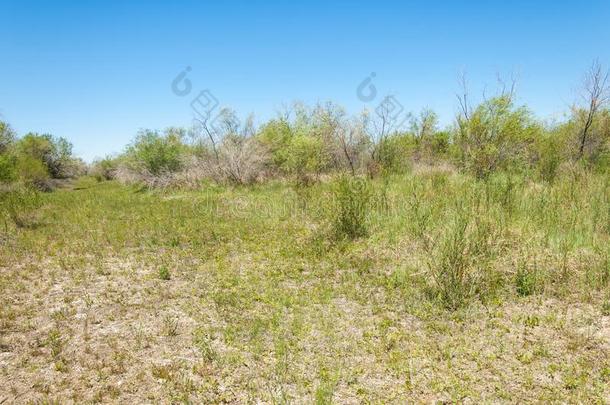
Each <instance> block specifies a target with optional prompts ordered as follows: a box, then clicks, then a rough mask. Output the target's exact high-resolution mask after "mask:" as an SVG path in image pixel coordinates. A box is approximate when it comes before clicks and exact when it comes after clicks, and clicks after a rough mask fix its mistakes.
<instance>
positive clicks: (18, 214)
mask: <svg viewBox="0 0 610 405" xmlns="http://www.w3.org/2000/svg"><path fill="white" fill-rule="evenodd" d="M41 205H42V202H41V197H40V194H39V192H38V191H37V190H36V189H35V188H34V187H31V186H27V185H11V186H7V187H5V188H4V189H2V190H0V213H1V215H2V218H3V220H4V230H5V231H8V227H9V223H12V224H14V225H15V226H16V227H18V228H27V227H31V226H34V225H36V223H37V220H38V217H37V210H38V209H39V208H40V206H41Z"/></svg>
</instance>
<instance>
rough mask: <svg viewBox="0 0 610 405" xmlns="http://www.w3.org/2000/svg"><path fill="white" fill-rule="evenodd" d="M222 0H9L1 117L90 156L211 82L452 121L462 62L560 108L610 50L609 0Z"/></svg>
mask: <svg viewBox="0 0 610 405" xmlns="http://www.w3.org/2000/svg"><path fill="white" fill-rule="evenodd" d="M219 3H221V2H204V1H197V2H195V1H192V2H189V1H173V2H169V1H166V2H161V1H144V0H142V1H135V0H133V1H93V0H89V1H87V0H85V1H79V2H76V1H59V0H58V1H53V2H49V1H44V2H43V1H39V2H34V1H27V0H19V1H17V0H0V55H2V56H1V59H0V115H1V118H0V119H2V120H6V121H8V122H10V123H11V124H12V126H13V127H14V128H15V129H16V130H17V131H18V132H19V133H20V134H23V133H25V132H27V131H37V132H45V133H53V134H55V135H59V136H64V137H66V138H68V139H69V140H70V141H72V143H73V144H74V150H75V152H76V153H77V154H78V155H79V156H81V157H83V158H85V159H87V160H91V159H93V158H94V157H96V156H104V155H106V154H108V153H112V152H120V151H121V150H122V149H123V148H124V146H125V145H126V144H127V143H128V142H129V141H130V140H131V139H132V138H133V136H134V135H135V134H136V132H137V131H138V129H140V128H164V127H167V126H170V125H176V126H188V125H189V124H190V122H191V120H192V117H193V111H192V110H191V107H190V101H191V99H192V98H193V97H195V96H196V95H197V94H198V93H199V91H200V90H204V89H209V90H210V92H211V93H212V94H213V95H214V97H216V98H217V99H218V101H219V103H220V104H221V105H226V106H231V107H233V108H234V109H236V110H237V111H238V112H239V113H240V114H241V115H243V116H245V115H246V114H248V113H250V112H253V113H255V115H256V117H257V118H258V120H259V121H261V120H264V119H268V118H270V117H272V116H274V115H275V113H276V111H277V110H278V109H281V108H282V105H283V104H286V103H290V102H291V101H294V100H301V101H304V102H306V103H315V102H316V101H326V100H333V101H335V102H337V103H339V104H341V105H343V106H345V107H346V108H347V109H348V111H350V112H357V111H359V110H361V109H363V108H364V107H368V108H374V107H375V106H376V103H377V102H378V101H380V100H381V96H383V95H385V94H392V95H394V96H395V97H396V99H397V100H399V101H400V103H401V104H402V105H403V106H404V108H405V110H410V111H418V110H420V109H421V108H422V107H430V108H433V109H434V110H436V111H437V112H438V113H439V115H440V116H441V119H442V122H444V123H449V122H451V120H452V117H453V115H454V113H455V111H456V99H455V93H456V91H458V89H459V87H458V85H457V77H458V75H459V73H460V72H461V71H466V72H467V76H468V80H469V82H470V84H471V92H472V93H473V95H477V94H479V95H480V94H481V93H482V91H483V89H484V88H486V89H488V91H489V92H491V91H492V89H493V88H494V86H495V84H496V79H495V78H496V74H497V73H499V74H501V75H504V76H506V77H508V76H510V75H511V74H513V73H514V74H516V75H517V77H518V96H519V101H520V102H521V103H527V104H528V105H529V106H530V108H531V109H532V110H533V111H534V112H535V113H536V114H537V115H538V116H540V117H541V118H544V119H557V118H560V117H561V116H562V115H561V114H562V113H563V112H565V111H566V110H567V109H568V107H569V105H570V104H571V103H572V102H573V101H574V100H575V98H576V95H575V91H576V89H577V88H578V84H579V82H580V80H581V78H582V75H583V73H584V71H585V70H586V69H587V67H588V66H589V65H590V64H591V62H592V61H593V60H594V59H596V58H598V59H599V61H600V62H601V63H602V64H604V65H605V66H609V65H610V52H608V49H609V43H610V24H609V23H608V21H610V2H608V1H602V0H591V1H588V2H578V1H561V0H557V1H536V2H534V1H510V2H509V1H495V2H494V1H485V2H484V1H469V2H461V1H460V2H458V1H453V2H449V1H445V2H443V1H436V2H432V1H403V2H372V1H368V2H359V1H350V2H348V1H336V2H332V3H330V2H324V1H310V2H288V1H286V2H278V1H267V2H262V1H227V2H222V4H219ZM187 66H190V67H191V68H192V70H191V71H190V73H189V74H188V76H187V78H188V79H189V80H190V81H191V83H192V87H193V89H192V93H190V94H189V95H188V96H184V97H179V96H177V95H175V94H173V93H172V91H171V83H172V80H173V79H174V78H175V77H176V76H177V75H178V74H179V73H180V72H181V71H183V70H184V69H185V68H186V67H187ZM372 72H374V73H375V78H374V79H373V84H374V85H375V87H376V88H377V90H378V93H379V94H380V96H378V97H379V98H378V99H376V100H373V101H371V102H368V103H365V102H363V101H361V100H359V99H358V97H357V96H356V88H357V87H358V85H359V84H360V83H361V82H362V80H363V79H365V78H366V77H367V76H369V75H370V74H371V73H372Z"/></svg>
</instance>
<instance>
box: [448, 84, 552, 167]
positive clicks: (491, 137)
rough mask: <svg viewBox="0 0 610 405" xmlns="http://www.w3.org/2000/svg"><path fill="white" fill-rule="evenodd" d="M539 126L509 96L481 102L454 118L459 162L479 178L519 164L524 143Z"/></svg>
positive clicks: (525, 155)
mask: <svg viewBox="0 0 610 405" xmlns="http://www.w3.org/2000/svg"><path fill="white" fill-rule="evenodd" d="M540 131H541V127H540V125H539V124H538V123H537V122H536V121H535V120H534V118H533V116H532V114H531V113H530V112H529V110H527V109H526V108H525V107H515V105H514V103H513V99H512V96H511V95H507V94H503V95H501V96H498V97H494V98H491V99H489V100H486V101H484V102H483V103H481V104H480V105H479V106H478V107H476V108H475V109H474V110H473V111H472V113H467V114H462V115H460V116H459V117H458V119H457V128H456V139H455V140H456V146H457V147H458V157H459V162H460V164H461V165H462V166H463V167H464V168H465V169H466V170H468V171H470V172H472V173H473V174H474V175H475V176H477V177H479V178H484V177H487V176H488V175H489V174H491V173H492V172H494V171H495V170H498V169H515V168H519V167H523V166H524V165H525V164H526V163H527V162H528V160H529V156H528V145H530V144H531V143H532V142H533V141H534V140H535V138H536V136H537V135H538V134H539V133H540Z"/></svg>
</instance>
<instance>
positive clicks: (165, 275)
mask: <svg viewBox="0 0 610 405" xmlns="http://www.w3.org/2000/svg"><path fill="white" fill-rule="evenodd" d="M159 278H160V279H161V280H165V281H167V280H169V279H171V278H172V276H171V274H170V272H169V268H168V267H167V266H161V267H159Z"/></svg>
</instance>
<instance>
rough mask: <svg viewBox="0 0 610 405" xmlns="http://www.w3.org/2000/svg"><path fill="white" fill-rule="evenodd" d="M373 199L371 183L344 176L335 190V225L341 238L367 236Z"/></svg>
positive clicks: (361, 178) (335, 186) (336, 231)
mask: <svg viewBox="0 0 610 405" xmlns="http://www.w3.org/2000/svg"><path fill="white" fill-rule="evenodd" d="M371 197H372V188H371V184H370V182H369V181H368V180H367V179H365V178H363V177H353V176H346V175H343V176H341V177H339V179H338V180H337V181H336V182H335V184H334V188H333V198H334V211H333V225H334V230H335V234H336V235H337V236H338V237H339V238H349V239H354V238H358V237H361V236H365V235H366V234H367V216H368V213H369V212H368V211H369V208H370V202H371Z"/></svg>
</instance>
